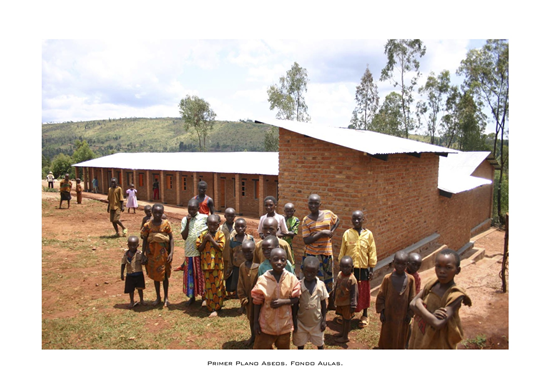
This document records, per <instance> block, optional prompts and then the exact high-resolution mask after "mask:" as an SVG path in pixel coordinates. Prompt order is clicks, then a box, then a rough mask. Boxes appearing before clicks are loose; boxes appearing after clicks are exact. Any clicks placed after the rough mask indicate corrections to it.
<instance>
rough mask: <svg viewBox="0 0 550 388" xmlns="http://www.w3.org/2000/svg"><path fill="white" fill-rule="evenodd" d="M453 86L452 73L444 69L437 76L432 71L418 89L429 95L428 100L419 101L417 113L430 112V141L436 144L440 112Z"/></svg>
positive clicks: (428, 128)
mask: <svg viewBox="0 0 550 388" xmlns="http://www.w3.org/2000/svg"><path fill="white" fill-rule="evenodd" d="M450 87H451V74H450V73H449V70H443V71H442V72H441V73H440V74H439V75H438V76H437V77H436V76H435V74H434V73H433V72H431V73H430V76H429V77H428V79H427V81H426V84H425V85H424V86H421V87H420V89H418V92H419V93H420V94H421V95H427V98H428V99H427V102H426V101H419V102H418V104H417V114H418V115H419V116H421V115H423V114H426V113H427V114H428V119H427V125H426V126H427V130H428V135H429V136H430V143H431V144H435V136H436V133H437V129H438V118H439V113H440V112H441V110H442V109H443V108H444V101H443V97H444V96H445V94H447V93H448V92H449V90H450ZM419 122H420V117H419Z"/></svg>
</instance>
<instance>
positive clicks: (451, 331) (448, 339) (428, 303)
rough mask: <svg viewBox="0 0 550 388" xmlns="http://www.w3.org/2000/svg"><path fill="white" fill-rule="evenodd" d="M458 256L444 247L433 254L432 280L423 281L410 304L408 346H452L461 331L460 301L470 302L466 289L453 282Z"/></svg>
mask: <svg viewBox="0 0 550 388" xmlns="http://www.w3.org/2000/svg"><path fill="white" fill-rule="evenodd" d="M459 273H460V256H459V255H458V253H456V252H455V251H453V250H452V249H444V250H442V251H441V252H439V253H438V254H437V256H436V257H435V275H436V278H435V279H430V280H428V281H427V282H426V285H425V286H424V289H423V290H422V291H420V293H418V295H416V296H415V298H414V299H413V300H412V302H411V304H410V306H411V309H412V310H413V311H414V313H415V317H414V324H413V331H412V334H411V340H410V342H409V348H410V349H456V346H457V345H458V344H459V343H460V341H462V339H463V336H464V333H463V331H462V324H461V322H460V316H459V314H458V313H459V310H460V305H461V303H464V304H465V305H466V306H471V305H472V300H471V299H470V297H469V296H468V295H467V294H466V292H465V291H464V290H463V289H462V288H460V287H459V286H457V285H456V283H455V281H454V278H455V276H456V275H458V274H459Z"/></svg>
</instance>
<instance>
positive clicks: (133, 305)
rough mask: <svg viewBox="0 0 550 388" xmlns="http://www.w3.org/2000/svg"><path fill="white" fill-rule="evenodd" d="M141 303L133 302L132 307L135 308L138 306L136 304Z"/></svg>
mask: <svg viewBox="0 0 550 388" xmlns="http://www.w3.org/2000/svg"><path fill="white" fill-rule="evenodd" d="M140 304H141V303H140V302H134V303H133V304H132V308H134V307H136V306H139V305H140Z"/></svg>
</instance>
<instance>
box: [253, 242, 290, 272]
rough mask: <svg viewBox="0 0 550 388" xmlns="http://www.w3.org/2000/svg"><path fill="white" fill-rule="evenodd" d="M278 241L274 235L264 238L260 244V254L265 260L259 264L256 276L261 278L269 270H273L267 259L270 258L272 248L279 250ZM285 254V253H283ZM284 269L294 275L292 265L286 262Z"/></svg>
mask: <svg viewBox="0 0 550 388" xmlns="http://www.w3.org/2000/svg"><path fill="white" fill-rule="evenodd" d="M279 241H280V240H279V239H278V238H277V236H274V235H268V236H267V237H266V238H264V239H263V240H262V241H260V243H261V244H262V254H263V257H265V260H264V261H263V262H262V263H261V264H260V268H259V269H258V276H262V275H263V274H264V273H266V272H267V271H269V270H270V269H273V267H272V266H271V262H270V261H269V258H270V257H271V251H272V250H273V249H274V248H279V247H280V246H279ZM285 253H286V251H285ZM285 269H286V270H287V271H288V272H290V273H292V274H294V268H293V267H292V265H291V264H290V263H289V262H288V260H287V262H286V265H285Z"/></svg>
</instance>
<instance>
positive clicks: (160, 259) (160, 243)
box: [141, 203, 174, 307]
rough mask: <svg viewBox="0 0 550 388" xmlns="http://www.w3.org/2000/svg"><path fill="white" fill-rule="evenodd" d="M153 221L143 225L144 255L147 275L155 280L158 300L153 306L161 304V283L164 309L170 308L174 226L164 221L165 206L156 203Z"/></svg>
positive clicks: (153, 209) (153, 210)
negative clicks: (169, 294)
mask: <svg viewBox="0 0 550 388" xmlns="http://www.w3.org/2000/svg"><path fill="white" fill-rule="evenodd" d="M152 213H153V219H152V220H151V221H148V222H146V223H145V225H143V228H142V229H141V238H142V239H143V254H144V256H145V262H146V263H147V266H146V269H147V275H148V276H149V278H151V279H153V281H154V284H155V292H156V294H157V299H156V300H155V302H154V303H153V305H155V306H156V305H158V304H159V303H160V282H162V286H163V289H164V307H168V304H169V302H168V286H169V281H168V279H169V278H170V274H171V272H172V256H173V255H174V238H173V237H172V226H171V225H170V222H169V221H168V220H163V219H162V215H163V214H164V206H163V205H162V204H160V203H156V204H154V205H153V208H152Z"/></svg>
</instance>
